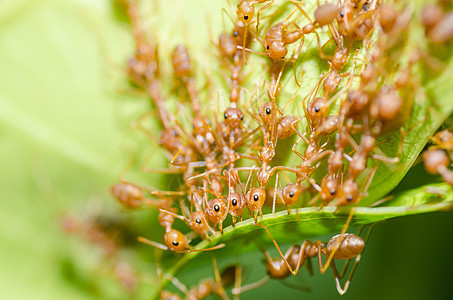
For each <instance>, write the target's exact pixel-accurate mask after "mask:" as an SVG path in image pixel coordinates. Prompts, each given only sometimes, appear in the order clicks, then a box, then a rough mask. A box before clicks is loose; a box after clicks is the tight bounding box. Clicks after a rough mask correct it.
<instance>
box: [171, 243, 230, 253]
mask: <svg viewBox="0 0 453 300" xmlns="http://www.w3.org/2000/svg"><path fill="white" fill-rule="evenodd" d="M223 247H225V244H223V243H222V244H218V245H217V246H214V247H211V248H205V249H195V248H192V247H191V248H189V249H188V250H183V251H175V252H176V253H191V252H203V251H212V250H217V249H222V248H223Z"/></svg>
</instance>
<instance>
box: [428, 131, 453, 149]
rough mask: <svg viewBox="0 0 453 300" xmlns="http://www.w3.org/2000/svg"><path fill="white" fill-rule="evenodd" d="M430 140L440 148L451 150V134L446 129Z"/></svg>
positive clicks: (452, 139) (452, 146) (452, 138)
mask: <svg viewBox="0 0 453 300" xmlns="http://www.w3.org/2000/svg"><path fill="white" fill-rule="evenodd" d="M431 139H432V140H433V142H434V143H436V144H437V145H439V146H440V147H441V148H444V149H446V150H453V133H451V132H450V131H449V130H448V129H445V130H442V131H439V132H438V133H436V134H435V135H434V136H433V137H432V138H431Z"/></svg>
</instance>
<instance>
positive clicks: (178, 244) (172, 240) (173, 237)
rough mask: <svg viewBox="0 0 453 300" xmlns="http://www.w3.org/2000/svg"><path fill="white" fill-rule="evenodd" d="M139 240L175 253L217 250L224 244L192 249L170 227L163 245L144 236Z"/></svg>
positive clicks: (181, 236) (182, 237)
mask: <svg viewBox="0 0 453 300" xmlns="http://www.w3.org/2000/svg"><path fill="white" fill-rule="evenodd" d="M138 241H139V242H142V243H144V244H147V245H150V246H153V247H156V248H159V249H162V250H170V251H173V252H176V253H190V252H198V251H211V250H217V249H220V248H223V247H225V244H219V245H217V246H214V247H211V248H206V249H194V248H192V247H191V246H190V245H189V241H188V240H187V238H186V237H185V235H184V234H182V233H181V232H180V231H178V230H176V229H170V230H169V231H167V232H166V233H165V235H164V243H165V245H162V244H159V243H156V242H154V241H150V240H148V239H146V238H144V237H139V238H138Z"/></svg>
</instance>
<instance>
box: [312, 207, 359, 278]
mask: <svg viewBox="0 0 453 300" xmlns="http://www.w3.org/2000/svg"><path fill="white" fill-rule="evenodd" d="M355 208H356V206H353V207H352V208H351V211H350V212H349V216H348V218H347V220H346V223H345V224H344V225H343V228H342V229H341V232H340V235H343V234H345V232H346V230H347V229H348V227H349V224H350V223H351V220H352V216H353V215H354V212H355ZM341 242H343V239H337V241H336V242H335V245H334V246H333V250H332V251H331V252H330V255H329V257H328V258H327V261H326V263H325V264H324V266H323V267H321V266H322V261H321V257H320V256H319V263H321V265H320V266H319V271H320V272H321V274H324V273H325V272H326V270H327V268H328V267H329V265H330V263H331V262H332V261H333V257H334V255H335V253H336V252H337V250H338V248H339V247H340V243H341Z"/></svg>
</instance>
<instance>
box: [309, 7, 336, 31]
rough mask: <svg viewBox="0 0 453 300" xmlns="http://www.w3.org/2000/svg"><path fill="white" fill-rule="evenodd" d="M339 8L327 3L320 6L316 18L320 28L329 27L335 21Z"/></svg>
mask: <svg viewBox="0 0 453 300" xmlns="http://www.w3.org/2000/svg"><path fill="white" fill-rule="evenodd" d="M338 11H339V8H338V6H337V5H335V4H331V3H327V4H323V5H320V6H318V7H317V8H316V10H315V13H314V16H315V22H316V23H318V24H319V26H324V25H328V24H330V23H332V22H333V20H335V18H336V17H337V16H338Z"/></svg>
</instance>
